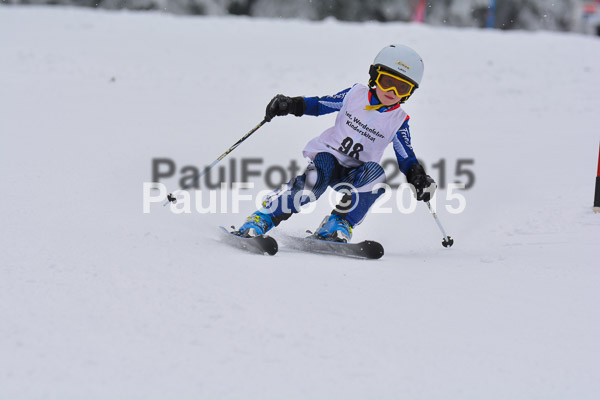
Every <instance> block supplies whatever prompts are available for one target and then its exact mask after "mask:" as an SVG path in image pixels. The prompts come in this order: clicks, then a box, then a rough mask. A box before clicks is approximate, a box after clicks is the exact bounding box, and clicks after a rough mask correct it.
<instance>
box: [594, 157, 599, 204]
mask: <svg viewBox="0 0 600 400" xmlns="http://www.w3.org/2000/svg"><path fill="white" fill-rule="evenodd" d="M594 212H596V213H600V151H599V152H598V173H597V174H596V193H595V194H594Z"/></svg>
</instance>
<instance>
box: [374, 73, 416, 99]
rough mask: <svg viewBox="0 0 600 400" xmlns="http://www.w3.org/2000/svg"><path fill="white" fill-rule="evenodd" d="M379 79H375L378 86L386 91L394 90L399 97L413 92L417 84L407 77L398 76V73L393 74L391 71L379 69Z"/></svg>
mask: <svg viewBox="0 0 600 400" xmlns="http://www.w3.org/2000/svg"><path fill="white" fill-rule="evenodd" d="M377 73H378V75H377V79H375V83H376V84H377V86H379V87H380V88H381V90H383V91H384V92H389V91H390V90H393V91H394V93H396V96H398V97H406V96H408V95H409V94H411V93H412V91H413V89H414V88H415V85H414V84H413V83H411V82H409V81H407V80H405V79H402V78H400V77H397V76H396V75H392V74H390V73H389V72H385V71H381V70H378V71H377Z"/></svg>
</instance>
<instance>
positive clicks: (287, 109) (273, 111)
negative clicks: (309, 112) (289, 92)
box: [265, 94, 306, 122]
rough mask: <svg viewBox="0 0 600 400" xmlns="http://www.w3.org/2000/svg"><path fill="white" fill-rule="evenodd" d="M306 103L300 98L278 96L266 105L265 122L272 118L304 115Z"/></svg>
mask: <svg viewBox="0 0 600 400" xmlns="http://www.w3.org/2000/svg"><path fill="white" fill-rule="evenodd" d="M305 108H306V103H305V102H304V98H302V97H287V96H284V95H282V94H278V95H277V96H275V97H273V99H272V100H271V101H270V102H269V104H268V105H267V110H266V111H265V120H266V121H267V122H268V121H271V120H272V119H273V117H276V116H282V115H288V114H294V115H295V116H296V117H301V116H302V115H304V109H305Z"/></svg>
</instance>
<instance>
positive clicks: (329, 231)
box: [315, 214, 352, 243]
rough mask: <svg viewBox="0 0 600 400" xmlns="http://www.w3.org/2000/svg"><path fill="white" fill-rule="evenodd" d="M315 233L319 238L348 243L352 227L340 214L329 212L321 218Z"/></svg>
mask: <svg viewBox="0 0 600 400" xmlns="http://www.w3.org/2000/svg"><path fill="white" fill-rule="evenodd" d="M315 235H316V236H317V239H321V240H328V241H331V242H344V243H348V242H349V241H350V239H351V238H352V227H351V226H350V223H349V222H348V221H346V219H345V218H344V217H342V216H341V215H338V214H331V215H329V216H327V217H325V219H323V222H321V225H319V227H318V228H317V231H316V233H315Z"/></svg>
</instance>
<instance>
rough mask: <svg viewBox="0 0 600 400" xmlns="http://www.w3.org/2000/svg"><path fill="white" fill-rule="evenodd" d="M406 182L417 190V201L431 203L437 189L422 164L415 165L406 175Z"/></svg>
mask: <svg viewBox="0 0 600 400" xmlns="http://www.w3.org/2000/svg"><path fill="white" fill-rule="evenodd" d="M406 180H407V181H408V183H410V184H411V185H413V186H414V187H415V190H416V193H415V194H416V196H417V200H420V201H429V200H431V198H432V197H433V193H434V192H435V189H436V188H437V185H436V184H435V181H434V180H433V179H432V178H431V177H430V176H429V175H427V174H426V173H425V170H424V169H423V167H422V166H421V165H420V164H415V165H413V166H412V167H410V169H409V170H408V172H407V173H406Z"/></svg>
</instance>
